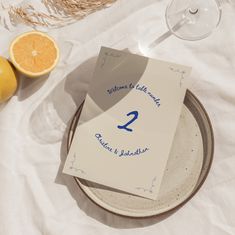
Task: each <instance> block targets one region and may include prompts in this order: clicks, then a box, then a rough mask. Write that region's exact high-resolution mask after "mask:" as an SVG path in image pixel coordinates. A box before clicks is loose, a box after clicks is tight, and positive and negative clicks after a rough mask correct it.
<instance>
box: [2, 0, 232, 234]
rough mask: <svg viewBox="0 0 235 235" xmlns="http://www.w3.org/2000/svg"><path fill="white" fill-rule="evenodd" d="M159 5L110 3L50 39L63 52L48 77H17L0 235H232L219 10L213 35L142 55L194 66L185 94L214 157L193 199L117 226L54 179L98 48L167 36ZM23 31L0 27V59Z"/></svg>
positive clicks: (228, 24) (226, 39)
mask: <svg viewBox="0 0 235 235" xmlns="http://www.w3.org/2000/svg"><path fill="white" fill-rule="evenodd" d="M166 5H167V1H160V0H148V1H142V0H129V1H125V0H119V1H117V3H115V4H114V5H113V6H112V7H111V8H108V9H105V10H102V11H99V12H96V13H94V14H92V15H90V16H88V17H87V18H86V19H84V20H82V21H79V22H77V23H76V24H73V25H70V26H67V27H64V28H60V29H56V30H51V31H49V34H50V35H51V36H53V37H54V38H55V39H56V40H57V42H58V43H59V46H60V49H61V51H62V53H61V54H62V57H61V59H60V63H59V66H58V67H57V68H56V69H55V70H54V71H53V72H52V73H51V74H50V76H49V77H48V78H47V79H45V78H44V79H35V80H31V79H26V78H21V79H20V82H19V83H20V85H19V89H18V92H17V93H16V95H15V96H14V97H13V98H12V99H11V100H10V101H9V102H8V103H6V104H5V105H1V107H0V110H1V111H0V234H4V235H21V234H22V235H25V234H32V235H37V234H40V235H42V234H43V235H67V234H69V235H73V234H74V235H75V234H76V235H77V234H82V235H83V234H84V235H86V234H130V235H131V234H136V235H142V234H146V235H150V234H151V235H155V234H164V235H168V234H171V235H173V234H175V235H178V234H182V235H188V234H191V235H194V234H195V235H196V234H197V235H198V234H203V235H204V234H206V235H228V234H229V235H232V234H235V220H234V218H235V201H234V195H235V171H234V167H235V147H234V146H235V124H234V120H235V92H234V91H235V90H234V89H235V78H234V74H235V33H234V32H235V25H234V24H233V22H234V20H235V9H232V7H231V6H227V7H225V8H224V9H223V10H224V11H223V17H222V21H221V24H220V26H219V28H218V29H217V30H216V31H215V32H214V33H213V34H212V35H211V36H210V37H208V38H206V39H204V40H201V41H196V42H187V41H183V40H180V39H178V38H176V37H174V36H171V37H169V38H167V39H166V40H164V41H162V42H161V43H160V44H159V45H158V46H157V47H156V49H155V50H154V51H153V52H152V53H151V56H153V57H156V58H159V59H164V60H170V61H173V62H176V63H183V64H186V65H190V66H192V67H193V73H192V76H191V79H192V83H193V87H192V91H193V92H194V93H195V94H196V95H197V97H198V98H199V99H200V100H201V102H202V103H203V104H204V106H205V108H206V110H207V111H208V113H209V116H210V118H211V121H212V124H213V128H214V134H215V155H214V162H213V165H212V169H211V171H210V174H209V177H208V178H207V180H206V182H205V184H204V185H203V187H202V189H201V190H200V191H199V193H198V194H197V195H196V196H195V197H194V198H193V199H192V200H191V201H189V202H188V203H187V204H186V205H185V206H184V207H182V208H181V209H180V210H178V211H177V212H175V213H174V214H172V215H171V216H169V217H166V218H165V217H164V218H162V217H161V218H159V219H148V220H133V219H125V218H121V217H118V216H115V215H111V214H110V213H108V212H106V211H104V210H102V209H100V208H99V207H98V206H96V205H94V204H93V203H91V202H90V201H89V200H88V199H87V198H86V196H85V195H84V194H83V193H82V192H81V190H80V189H79V188H78V187H77V185H76V183H75V182H74V180H73V178H72V177H70V176H67V175H63V174H62V173H61V169H62V165H63V162H64V160H65V157H66V133H65V134H64V132H66V131H67V130H66V126H67V123H68V121H69V119H70V118H71V117H72V115H73V113H74V112H75V110H76V107H77V106H79V104H80V103H81V102H82V100H83V98H84V97H85V94H86V90H87V87H88V83H89V80H90V78H91V76H92V70H93V68H94V64H95V59H96V56H97V54H98V51H99V49H100V46H101V45H104V46H109V47H114V48H117V49H125V48H129V50H130V51H133V52H137V51H138V48H137V41H136V40H137V39H138V38H140V36H141V35H139V32H141V31H140V29H142V28H143V27H147V26H148V25H145V22H146V21H147V20H151V19H152V20H154V22H156V24H155V27H157V29H158V32H159V35H156V36H161V35H162V34H163V33H165V32H166V31H167V28H166V24H165V19H164V14H165V7H166ZM28 30H31V29H30V28H29V27H25V26H17V28H15V29H13V31H11V32H9V31H8V30H6V29H4V28H3V27H2V26H0V34H1V37H0V54H1V55H4V56H6V57H8V49H7V48H8V47H9V44H10V41H11V40H12V39H13V38H14V37H15V36H16V35H18V34H19V33H22V32H24V31H28Z"/></svg>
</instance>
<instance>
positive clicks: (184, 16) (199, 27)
mask: <svg viewBox="0 0 235 235" xmlns="http://www.w3.org/2000/svg"><path fill="white" fill-rule="evenodd" d="M221 14H222V8H221V1H219V0H172V1H171V2H170V4H169V5H168V6H167V8H166V12H165V19H166V24H167V27H168V29H169V31H168V32H166V33H165V34H163V35H157V33H156V32H155V31H154V26H153V27H152V28H151V29H150V28H149V29H148V31H147V32H145V33H144V34H143V35H144V36H143V37H142V38H141V40H139V48H140V50H141V52H143V53H144V54H145V52H146V51H149V50H151V49H153V48H154V47H156V45H157V44H158V43H159V42H161V41H162V40H163V39H165V38H167V37H169V36H170V35H175V36H176V37H178V38H180V39H184V40H190V41H194V40H200V39H203V38H206V37H207V36H209V35H210V34H211V33H212V32H213V30H214V29H215V28H216V27H217V26H218V25H219V22H220V19H221ZM155 27H156V25H155Z"/></svg>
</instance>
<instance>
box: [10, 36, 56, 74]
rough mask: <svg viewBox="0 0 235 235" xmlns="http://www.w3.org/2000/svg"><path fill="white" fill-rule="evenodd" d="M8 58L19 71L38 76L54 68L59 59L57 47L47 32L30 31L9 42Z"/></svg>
mask: <svg viewBox="0 0 235 235" xmlns="http://www.w3.org/2000/svg"><path fill="white" fill-rule="evenodd" d="M10 58H11V61H12V63H13V65H14V66H15V67H16V69H18V70H19V71H20V72H22V73H24V74H25V75H27V76H30V77H38V76H42V75H45V74H47V73H49V72H51V70H52V69H54V68H55V66H56V64H57V62H58V60H59V49H58V47H57V45H56V42H55V41H54V40H53V39H52V38H51V37H49V36H48V35H47V34H45V33H42V32H39V31H32V32H27V33H24V34H22V35H20V36H18V37H17V38H16V39H15V40H14V41H13V42H12V43H11V46H10Z"/></svg>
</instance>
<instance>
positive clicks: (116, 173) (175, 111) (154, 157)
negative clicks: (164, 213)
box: [63, 47, 191, 200]
mask: <svg viewBox="0 0 235 235" xmlns="http://www.w3.org/2000/svg"><path fill="white" fill-rule="evenodd" d="M190 71H191V68H190V67H187V66H182V65H178V64H174V63H169V62H164V61H160V60H154V59H149V58H146V57H143V56H139V55H134V54H130V53H126V52H123V51H118V50H114V49H110V48H104V47H103V48H102V49H101V51H100V54H99V58H98V61H97V64H96V69H95V72H94V77H93V80H92V81H91V84H90V87H89V91H88V94H87V96H86V100H85V103H84V106H83V109H82V112H81V116H80V119H79V123H78V126H77V129H76V132H75V135H74V139H73V142H72V145H71V148H70V151H69V154H68V157H67V160H66V163H65V166H64V170H63V172H64V173H66V174H69V175H73V176H76V177H79V178H82V179H86V180H89V181H92V182H95V183H98V184H100V185H105V186H108V187H110V188H111V189H110V190H112V188H113V189H118V190H121V191H123V192H126V193H130V194H134V195H138V196H141V197H145V198H149V199H153V200H156V199H157V196H158V191H159V188H160V184H161V181H162V177H163V174H164V171H165V167H166V163H167V160H168V155H169V153H170V149H171V145H172V142H173V138H174V134H175V131H176V128H177V124H178V121H179V117H180V113H181V108H182V105H183V101H184V97H185V93H186V89H187V85H188V79H187V78H188V77H189V74H190Z"/></svg>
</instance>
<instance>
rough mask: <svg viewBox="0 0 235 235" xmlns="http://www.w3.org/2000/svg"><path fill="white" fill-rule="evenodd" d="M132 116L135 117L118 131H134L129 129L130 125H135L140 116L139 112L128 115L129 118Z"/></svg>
mask: <svg viewBox="0 0 235 235" xmlns="http://www.w3.org/2000/svg"><path fill="white" fill-rule="evenodd" d="M130 115H133V116H134V117H133V118H132V119H131V120H130V121H129V122H128V123H126V124H125V125H123V126H118V129H124V130H126V131H130V132H131V131H133V130H132V129H130V128H128V126H129V125H131V123H133V122H134V121H135V120H136V119H137V118H138V116H139V113H138V111H132V112H130V113H128V114H127V116H130Z"/></svg>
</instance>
